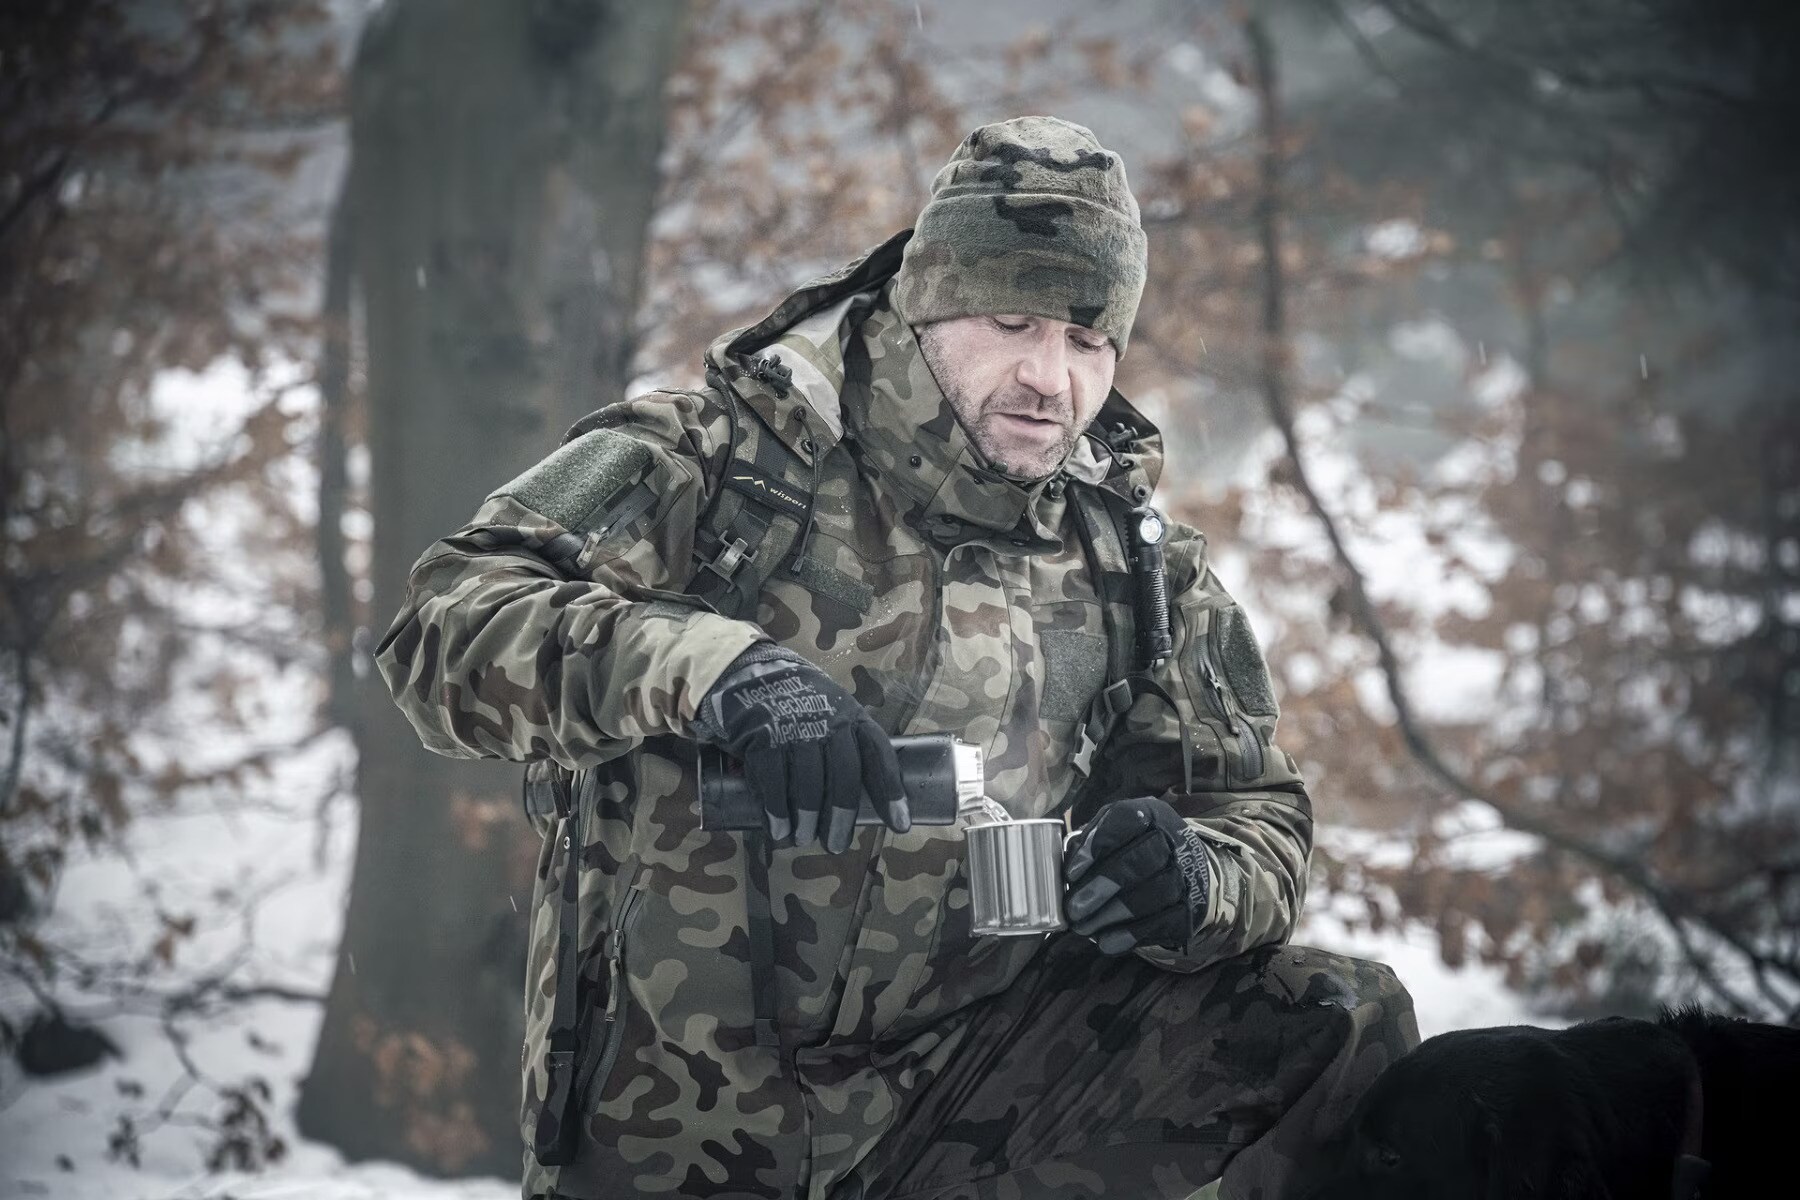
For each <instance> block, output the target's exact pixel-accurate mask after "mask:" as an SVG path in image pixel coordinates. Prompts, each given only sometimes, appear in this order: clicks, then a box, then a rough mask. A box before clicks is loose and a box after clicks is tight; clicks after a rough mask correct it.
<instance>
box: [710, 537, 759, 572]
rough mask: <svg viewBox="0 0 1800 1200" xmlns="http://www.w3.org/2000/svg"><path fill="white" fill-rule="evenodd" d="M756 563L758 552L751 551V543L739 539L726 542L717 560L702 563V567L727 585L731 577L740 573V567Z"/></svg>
mask: <svg viewBox="0 0 1800 1200" xmlns="http://www.w3.org/2000/svg"><path fill="white" fill-rule="evenodd" d="M721 540H723V539H721ZM754 561H756V551H754V550H752V549H750V543H749V542H746V541H745V540H744V539H743V538H741V537H739V538H732V539H731V540H730V541H729V542H725V544H724V546H723V547H722V548H721V549H720V551H719V553H718V556H717V557H716V558H714V559H713V560H712V561H711V562H705V563H701V564H700V566H701V568H702V569H703V570H707V571H711V572H712V573H713V574H714V575H717V576H718V577H719V578H720V579H722V580H724V581H725V582H726V583H730V582H731V577H732V576H733V575H736V574H737V573H738V568H739V567H742V566H743V565H744V564H745V563H747V562H754Z"/></svg>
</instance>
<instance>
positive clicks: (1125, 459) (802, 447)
mask: <svg viewBox="0 0 1800 1200" xmlns="http://www.w3.org/2000/svg"><path fill="white" fill-rule="evenodd" d="M911 237H912V230H910V229H906V230H902V231H901V232H899V233H897V234H895V235H894V236H892V237H890V238H889V239H888V240H887V241H885V242H883V243H881V244H880V245H879V246H876V247H875V248H874V249H872V250H870V251H868V252H867V253H866V254H864V255H862V256H861V257H859V258H857V259H854V260H852V261H851V262H849V263H846V264H845V265H844V266H842V267H840V268H838V269H837V270H836V271H833V272H832V273H831V274H829V275H825V276H821V277H820V278H818V279H814V280H812V281H810V282H808V283H805V284H803V285H801V286H800V287H799V288H797V289H796V290H795V291H794V292H793V293H791V294H790V295H789V296H788V297H787V298H786V299H785V300H783V301H782V302H781V303H780V304H778V305H776V306H775V308H774V309H773V310H772V311H771V312H770V313H769V314H768V315H767V316H766V317H764V318H763V319H762V320H760V321H757V322H756V323H755V324H752V325H748V326H744V327H741V328H738V329H734V330H732V331H730V332H728V333H726V334H723V335H721V336H720V337H718V338H717V339H715V340H714V341H713V343H712V345H711V346H709V347H708V348H707V351H706V357H705V362H706V369H707V377H708V380H709V382H711V383H712V384H713V385H714V386H715V387H730V388H731V390H732V391H733V392H735V393H736V395H737V397H738V399H739V400H741V401H742V402H743V403H745V404H746V405H748V406H749V407H751V408H753V409H755V410H756V412H757V414H758V415H759V416H760V417H762V418H763V420H764V422H765V423H766V424H768V426H769V427H770V428H771V429H773V430H774V431H775V433H776V436H778V437H780V438H781V440H782V441H783V443H784V444H786V445H787V446H788V448H789V449H790V450H792V451H793V452H794V453H795V454H796V455H799V456H800V457H801V458H802V459H810V455H809V453H808V451H807V448H806V443H807V442H808V441H811V442H813V443H814V445H815V446H816V447H817V450H818V452H819V453H824V452H825V451H828V450H829V449H830V448H831V447H832V446H834V445H836V444H837V442H838V441H839V440H841V439H842V438H843V436H844V430H845V412H844V395H845V383H846V376H847V371H846V359H845V347H846V346H847V345H848V343H849V341H850V339H851V338H852V336H854V335H855V334H856V332H857V330H858V329H859V328H860V327H861V326H862V325H863V323H864V321H865V320H867V318H868V317H869V315H870V314H871V313H872V312H873V311H874V310H875V309H876V308H877V307H880V306H882V305H883V290H884V289H885V288H886V287H887V285H888V283H889V281H890V280H892V279H893V277H894V274H895V273H896V272H897V271H898V270H899V269H900V260H901V256H902V253H903V251H904V250H905V247H906V243H907V241H908V239H910V238H911ZM910 340H911V339H910V338H909V339H908V341H910ZM940 395H941V393H940ZM963 441H966V439H964V440H963ZM960 451H961V458H962V470H963V472H964V473H966V474H968V475H970V476H972V477H975V478H977V479H982V478H992V479H995V480H998V479H999V478H1000V477H999V476H997V475H996V474H995V473H994V472H992V471H991V470H989V469H988V468H987V467H986V465H985V463H983V462H982V461H981V460H980V456H979V454H978V453H977V451H976V450H975V448H974V446H973V445H972V444H963V445H961V447H960ZM1162 463H1163V441H1162V433H1161V431H1159V430H1158V429H1157V428H1156V426H1155V425H1153V424H1152V423H1151V422H1150V420H1149V419H1148V418H1146V417H1145V416H1144V415H1143V414H1142V413H1141V412H1139V411H1138V410H1137V408H1136V407H1134V406H1133V405H1132V404H1131V402H1130V401H1128V400H1127V399H1125V397H1124V396H1123V395H1121V394H1120V393H1119V391H1118V389H1116V388H1115V389H1113V391H1112V392H1111V393H1110V394H1109V395H1108V396H1107V398H1106V401H1105V402H1104V403H1103V404H1102V405H1101V406H1100V411H1099V413H1098V414H1097V415H1096V416H1095V418H1094V420H1093V422H1092V423H1091V424H1090V425H1089V427H1088V428H1087V430H1086V431H1085V432H1084V433H1083V435H1082V436H1081V437H1079V438H1077V439H1076V442H1075V446H1074V448H1073V449H1072V450H1071V451H1070V453H1069V456H1068V457H1067V458H1066V459H1065V460H1064V462H1063V465H1062V468H1061V471H1060V472H1059V473H1060V474H1062V475H1066V476H1069V477H1070V478H1074V479H1079V480H1082V481H1084V482H1087V483H1093V484H1100V485H1103V486H1106V487H1108V488H1109V489H1110V490H1114V491H1117V492H1118V493H1119V494H1120V495H1122V496H1125V497H1127V498H1130V499H1132V500H1133V502H1134V503H1142V502H1143V501H1144V500H1145V499H1146V498H1147V497H1148V496H1149V495H1150V494H1151V493H1152V492H1153V491H1154V490H1155V487H1156V484H1157V481H1158V479H1159V478H1160V477H1161V474H1162ZM1007 482H1010V481H1007ZM1011 486H1012V487H1013V488H1014V489H1016V490H1018V491H1019V492H1020V494H1021V495H1027V494H1031V493H1035V492H1037V491H1039V490H1041V489H1042V486H1043V483H1042V481H1040V482H1039V483H1038V484H1037V485H1030V484H1019V483H1012V484H1011ZM1140 493H1141V494H1140ZM1008 507H1010V506H1008ZM981 523H983V524H986V523H987V522H985V521H984V522H981Z"/></svg>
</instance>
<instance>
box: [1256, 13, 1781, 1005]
mask: <svg viewBox="0 0 1800 1200" xmlns="http://www.w3.org/2000/svg"><path fill="white" fill-rule="evenodd" d="M1246 32H1247V34H1248V37H1249V44H1250V49H1251V57H1252V59H1253V62H1254V74H1255V86H1256V90H1257V93H1258V97H1259V100H1260V103H1261V106H1262V114H1263V116H1262V135H1263V136H1262V150H1261V155H1260V189H1261V198H1260V202H1259V204H1258V206H1257V224H1258V237H1259V241H1260V243H1261V249H1262V255H1261V257H1262V265H1263V322H1262V324H1263V328H1262V332H1263V346H1262V387H1263V395H1264V398H1265V400H1266V402H1267V406H1268V410H1269V416H1270V419H1271V420H1272V421H1273V422H1274V424H1275V426H1276V428H1277V430H1279V432H1280V434H1281V438H1282V443H1283V446H1284V447H1285V449H1286V452H1287V457H1288V460H1289V462H1290V463H1291V465H1292V467H1293V482H1294V486H1295V488H1296V489H1297V490H1298V491H1299V492H1300V495H1301V497H1302V498H1303V499H1304V500H1305V502H1306V505H1307V508H1308V509H1309V510H1310V511H1311V512H1312V514H1313V516H1314V517H1315V518H1316V519H1317V521H1318V522H1319V525H1320V527H1321V529H1323V531H1324V533H1325V537H1326V540H1327V541H1328V542H1329V543H1330V545H1331V551H1332V556H1333V558H1334V559H1335V560H1336V562H1337V565H1338V569H1339V573H1340V575H1341V576H1342V581H1343V587H1344V590H1345V593H1346V596H1347V599H1348V601H1349V611H1350V615H1351V618H1352V619H1353V620H1354V622H1355V624H1356V626H1357V627H1358V628H1359V629H1360V630H1361V631H1362V633H1363V635H1364V636H1365V637H1367V638H1368V639H1369V641H1370V643H1371V644H1372V645H1373V646H1374V647H1375V654H1376V660H1377V663H1378V665H1379V668H1380V671H1381V675H1382V679H1383V681H1384V684H1385V687H1386V691H1387V697H1388V702H1389V703H1390V704H1391V705H1392V706H1393V709H1394V720H1395V724H1396V726H1397V727H1398V728H1399V731H1400V735H1401V738H1402V740H1403V741H1404V742H1405V744H1406V747H1407V750H1408V751H1409V753H1411V755H1412V756H1413V758H1414V760H1415V761H1417V762H1418V763H1419V764H1420V765H1421V766H1422V767H1424V768H1425V770H1426V771H1427V773H1429V774H1430V775H1431V776H1432V777H1433V778H1435V779H1436V780H1437V781H1438V783H1439V784H1441V785H1442V786H1443V787H1444V788H1445V789H1446V790H1447V791H1448V792H1450V793H1451V794H1453V795H1456V796H1460V797H1466V798H1468V799H1472V800H1476V801H1479V802H1480V803H1482V804H1484V805H1486V806H1488V807H1489V808H1491V809H1493V810H1494V811H1495V812H1496V813H1497V814H1499V816H1500V819H1501V820H1502V821H1503V822H1504V823H1505V824H1506V825H1507V826H1508V827H1510V828H1512V829H1516V830H1518V831H1520V832H1522V833H1529V834H1532V835H1534V836H1536V837H1538V838H1540V839H1542V840H1543V841H1544V842H1545V843H1546V844H1547V845H1549V846H1552V847H1554V848H1556V849H1558V850H1561V851H1563V852H1565V853H1567V854H1570V855H1572V856H1574V857H1575V858H1578V859H1580V860H1581V861H1583V862H1586V863H1588V864H1589V865H1590V866H1593V867H1595V868H1597V869H1599V870H1601V871H1603V872H1605V873H1606V874H1608V875H1611V876H1612V877H1613V878H1615V879H1617V880H1619V881H1620V882H1622V883H1624V884H1626V885H1628V886H1629V887H1630V888H1632V890H1634V891H1636V892H1637V893H1639V894H1640V895H1642V896H1644V897H1645V898H1646V899H1647V900H1649V902H1650V903H1651V904H1652V906H1654V907H1655V908H1656V910H1657V911H1658V912H1659V913H1660V914H1661V915H1662V916H1663V919H1664V920H1665V921H1666V922H1667V923H1668V924H1669V925H1670V926H1671V927H1672V928H1675V929H1676V933H1677V941H1678V943H1679V944H1680V945H1681V946H1682V947H1683V949H1684V953H1687V955H1688V958H1689V961H1690V962H1691V963H1693V965H1694V966H1695V968H1696V970H1697V971H1699V972H1701V974H1702V977H1703V978H1706V979H1709V980H1711V979H1716V974H1714V973H1713V972H1712V971H1711V968H1710V964H1708V963H1705V962H1704V961H1703V960H1702V959H1701V958H1700V957H1699V956H1697V955H1696V953H1695V952H1694V951H1693V949H1692V943H1691V941H1690V940H1689V939H1688V938H1687V937H1686V935H1685V934H1684V933H1683V932H1682V931H1681V928H1680V923H1681V922H1683V921H1686V922H1691V923H1692V924H1693V925H1694V926H1695V927H1696V928H1699V929H1701V930H1704V931H1705V932H1706V934H1707V935H1708V936H1710V937H1712V938H1716V939H1717V940H1718V941H1720V942H1722V943H1724V944H1725V945H1727V946H1729V947H1731V948H1732V949H1733V950H1735V951H1737V952H1738V953H1739V954H1740V955H1742V956H1743V958H1744V960H1745V963H1746V964H1747V965H1748V966H1749V967H1750V969H1751V970H1752V972H1753V974H1754V975H1755V976H1756V978H1757V981H1758V985H1759V991H1760V992H1761V993H1762V995H1763V997H1764V998H1765V999H1766V1000H1768V1001H1769V1003H1771V1004H1772V1005H1774V1006H1775V1007H1776V1008H1777V1009H1778V1010H1779V1009H1783V1008H1785V1007H1786V1005H1787V1003H1788V1002H1787V1001H1786V1000H1784V999H1783V998H1782V997H1781V995H1780V993H1779V992H1777V991H1776V990H1775V989H1773V988H1772V987H1771V985H1770V984H1769V983H1768V981H1767V979H1766V977H1765V975H1766V972H1767V971H1768V970H1770V969H1775V970H1778V971H1780V972H1781V973H1782V974H1783V975H1786V976H1788V978H1789V979H1790V980H1791V981H1792V982H1793V983H1795V984H1800V971H1795V970H1793V969H1792V964H1787V963H1779V962H1775V961H1773V960H1772V959H1771V958H1770V957H1769V956H1768V955H1767V954H1765V953H1764V952H1762V951H1761V950H1759V949H1758V948H1757V947H1756V946H1754V945H1753V944H1751V942H1750V941H1749V940H1748V939H1747V938H1746V937H1745V936H1744V935H1743V934H1741V933H1740V932H1738V931H1737V930H1735V929H1732V928H1730V927H1728V926H1726V925H1724V924H1722V923H1721V922H1719V921H1717V920H1715V919H1713V918H1712V917H1711V916H1710V915H1709V914H1707V913H1705V912H1703V911H1700V910H1699V909H1698V907H1697V906H1696V905H1695V904H1693V903H1692V901H1691V900H1690V899H1689V898H1688V897H1686V896H1684V895H1683V894H1681V893H1680V892H1679V891H1677V890H1676V889H1675V888H1673V887H1671V886H1670V885H1668V884H1667V883H1665V882H1663V881H1662V880H1660V879H1658V878H1656V876H1654V875H1653V874H1652V873H1651V872H1650V871H1649V870H1648V869H1647V868H1646V867H1645V866H1644V865H1643V864H1642V863H1641V862H1638V861H1636V860H1634V859H1632V858H1630V857H1628V856H1626V855H1624V854H1621V853H1618V852H1615V851H1613V850H1609V849H1607V848H1606V847H1604V846H1601V845H1599V844H1597V843H1595V842H1592V841H1590V840H1588V839H1585V838H1583V837H1581V836H1579V835H1577V834H1575V833H1572V832H1571V831H1569V830H1566V829H1562V828H1560V827H1558V826H1557V825H1555V824H1553V823H1551V822H1549V821H1547V820H1545V819H1544V818H1542V817H1541V816H1539V815H1537V814H1535V813H1532V812H1529V811H1526V810H1525V809H1523V808H1521V807H1519V806H1517V805H1514V804H1511V803H1508V802H1507V801H1505V800H1502V799H1500V798H1499V797H1497V796H1495V795H1494V794H1493V793H1491V792H1489V791H1487V790H1486V789H1483V788H1481V787H1478V786H1477V785H1476V784H1475V783H1474V781H1473V780H1471V779H1470V778H1469V777H1468V776H1467V775H1465V774H1463V773H1462V772H1460V771H1458V770H1457V769H1456V768H1454V767H1453V766H1451V765H1450V763H1449V762H1448V761H1447V760H1446V759H1445V758H1444V756H1443V755H1442V753H1440V752H1439V750H1438V748H1437V746H1436V744H1435V743H1434V742H1433V741H1432V739H1431V738H1430V737H1429V736H1428V735H1427V734H1426V732H1425V729H1424V726H1423V725H1422V724H1421V723H1420V721H1419V719H1418V717H1417V714H1416V712H1415V710H1414V708H1413V704H1412V700H1411V697H1410V696H1409V695H1408V693H1407V690H1406V687H1405V685H1404V683H1403V681H1402V673H1401V666H1400V660H1399V656H1398V655H1396V654H1395V652H1394V647H1393V643H1392V641H1391V640H1390V639H1389V637H1388V634H1387V629H1386V626H1385V625H1384V624H1383V622H1382V620H1381V618H1380V616H1379V614H1377V612H1376V610H1375V605H1374V602H1373V601H1372V600H1371V599H1370V597H1369V592H1368V587H1367V584H1366V582H1365V579H1364V576H1363V574H1362V571H1361V570H1360V569H1359V568H1358V567H1357V566H1356V564H1355V561H1354V560H1353V559H1352V558H1351V555H1350V551H1349V549H1348V547H1347V546H1346V545H1345V542H1344V538H1343V534H1342V532H1341V531H1340V529H1339V527H1338V523H1337V520H1336V518H1335V517H1333V516H1332V514H1331V511H1330V510H1329V509H1328V508H1327V507H1326V505H1325V503H1324V501H1323V500H1322V499H1321V498H1320V496H1319V493H1318V490H1317V489H1316V488H1315V487H1314V486H1313V483H1312V479H1311V476H1310V474H1309V473H1308V470H1307V467H1306V461H1305V458H1304V456H1303V455H1302V454H1301V450H1300V440H1299V435H1298V433H1297V432H1296V430H1295V426H1294V411H1293V404H1292V402H1291V400H1290V398H1289V396H1288V390H1287V370H1286V368H1287V355H1288V338H1287V326H1286V311H1285V274H1284V271H1283V268H1282V265H1281V249H1282V244H1281V215H1282V214H1281V197H1282V166H1283V161H1284V150H1283V147H1282V138H1283V133H1284V130H1283V124H1282V109H1281V105H1280V98H1279V92H1278V87H1277V77H1276V64H1275V53H1274V47H1273V45H1272V43H1271V41H1270V38H1269V34H1268V31H1267V29H1266V27H1265V26H1264V25H1263V24H1262V22H1261V20H1260V19H1259V18H1256V17H1252V18H1250V19H1249V21H1248V22H1247V25H1246ZM1721 995H1724V996H1727V997H1730V996H1731V993H1730V992H1728V991H1725V990H1723V988H1722V985H1721ZM1738 1003H1739V1004H1740V1005H1741V1001H1739V1002H1738Z"/></svg>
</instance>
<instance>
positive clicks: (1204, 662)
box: [1198, 609, 1266, 787]
mask: <svg viewBox="0 0 1800 1200" xmlns="http://www.w3.org/2000/svg"><path fill="white" fill-rule="evenodd" d="M1224 630H1225V623H1224V622H1223V621H1221V620H1219V613H1218V610H1216V609H1215V610H1214V611H1213V612H1212V614H1211V616H1210V618H1209V619H1208V620H1207V622H1206V636H1205V638H1204V639H1202V640H1201V642H1200V654H1199V656H1198V657H1199V660H1200V674H1201V683H1202V684H1203V688H1202V690H1203V691H1205V693H1206V704H1207V707H1208V708H1210V709H1212V710H1213V715H1214V716H1215V717H1217V718H1219V720H1220V721H1221V722H1223V723H1224V725H1225V730H1226V732H1227V733H1229V734H1231V736H1232V737H1234V738H1236V739H1237V743H1238V757H1239V761H1240V762H1242V763H1243V778H1241V779H1239V780H1238V782H1239V783H1249V782H1250V781H1251V780H1253V779H1259V778H1261V776H1262V773H1263V769H1264V766H1265V765H1266V764H1265V763H1264V761H1263V747H1262V739H1261V738H1259V737H1257V736H1256V730H1255V729H1253V728H1252V727H1251V725H1250V722H1249V721H1248V720H1246V719H1245V718H1244V717H1243V716H1241V715H1239V713H1238V712H1237V710H1236V708H1235V707H1234V706H1233V705H1232V703H1231V698H1230V697H1229V696H1228V695H1227V694H1226V692H1225V684H1224V682H1223V680H1222V678H1221V676H1222V675H1223V673H1224V672H1223V670H1222V669H1221V668H1220V666H1219V663H1220V661H1221V659H1222V655H1221V651H1220V645H1219V643H1220V642H1221V641H1222V640H1223V637H1224ZM1223 770H1224V773H1225V784H1226V786H1227V787H1229V786H1230V785H1231V782H1232V780H1231V762H1230V758H1229V756H1227V759H1226V762H1225V764H1224V767H1223Z"/></svg>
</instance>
